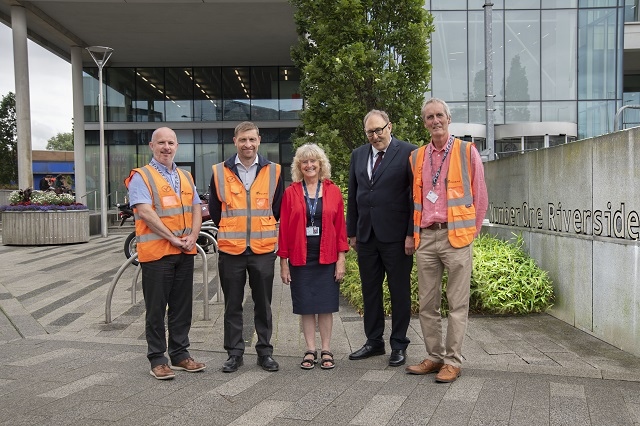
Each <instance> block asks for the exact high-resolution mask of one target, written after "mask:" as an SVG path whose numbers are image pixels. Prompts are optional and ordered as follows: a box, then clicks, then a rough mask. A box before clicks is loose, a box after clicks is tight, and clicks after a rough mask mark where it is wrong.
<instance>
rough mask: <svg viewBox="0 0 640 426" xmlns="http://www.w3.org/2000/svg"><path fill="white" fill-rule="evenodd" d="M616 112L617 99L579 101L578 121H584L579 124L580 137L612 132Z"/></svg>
mask: <svg viewBox="0 0 640 426" xmlns="http://www.w3.org/2000/svg"><path fill="white" fill-rule="evenodd" d="M615 114H616V102H615V101H608V102H607V101H580V102H578V122H579V123H582V126H578V139H584V138H586V137H593V136H600V135H603V134H605V133H610V132H612V131H613V119H614V117H615ZM587 135H588V136H587Z"/></svg>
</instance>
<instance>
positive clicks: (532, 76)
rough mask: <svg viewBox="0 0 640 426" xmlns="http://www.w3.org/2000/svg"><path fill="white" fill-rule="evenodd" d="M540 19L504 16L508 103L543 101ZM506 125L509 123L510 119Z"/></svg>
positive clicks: (533, 13) (525, 13)
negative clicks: (541, 93) (541, 97)
mask: <svg viewBox="0 0 640 426" xmlns="http://www.w3.org/2000/svg"><path fill="white" fill-rule="evenodd" d="M539 17H540V12H539V11H528V10H526V11H506V12H505V67H506V68H507V70H505V71H506V80H505V100H507V101H528V100H539V99H540V21H539ZM507 121H509V119H508V118H507ZM519 121H523V120H519ZM524 121H526V120H524Z"/></svg>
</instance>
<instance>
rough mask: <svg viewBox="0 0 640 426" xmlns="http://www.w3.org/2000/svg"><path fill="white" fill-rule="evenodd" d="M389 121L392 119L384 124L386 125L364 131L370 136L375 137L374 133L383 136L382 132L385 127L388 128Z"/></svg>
mask: <svg viewBox="0 0 640 426" xmlns="http://www.w3.org/2000/svg"><path fill="white" fill-rule="evenodd" d="M389 123H391V122H390V121H389V122H387V124H385V125H384V127H379V128H377V129H373V130H366V131H365V132H364V133H365V135H367V137H368V138H371V137H373V134H374V133H375V134H376V135H378V136H382V132H384V129H386V128H387V126H388V125H389Z"/></svg>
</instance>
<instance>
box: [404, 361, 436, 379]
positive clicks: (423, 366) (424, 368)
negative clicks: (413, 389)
mask: <svg viewBox="0 0 640 426" xmlns="http://www.w3.org/2000/svg"><path fill="white" fill-rule="evenodd" d="M443 366H444V363H442V362H434V361H431V360H430V359H425V360H423V361H422V362H421V363H420V364H417V365H410V366H408V367H407V368H405V369H404V371H406V372H407V373H409V374H420V375H422V374H429V373H435V372H436V371H440V369H441V368H442V367H443Z"/></svg>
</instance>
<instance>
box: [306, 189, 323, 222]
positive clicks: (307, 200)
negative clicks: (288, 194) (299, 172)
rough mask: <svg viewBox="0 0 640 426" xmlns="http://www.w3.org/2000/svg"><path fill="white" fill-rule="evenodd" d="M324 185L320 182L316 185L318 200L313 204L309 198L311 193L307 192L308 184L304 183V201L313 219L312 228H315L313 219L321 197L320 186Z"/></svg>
mask: <svg viewBox="0 0 640 426" xmlns="http://www.w3.org/2000/svg"><path fill="white" fill-rule="evenodd" d="M321 184H322V183H321V182H320V181H318V184H317V185H316V198H315V199H314V200H313V204H311V199H310V198H309V191H307V183H306V182H305V181H304V180H303V181H302V188H304V199H305V201H306V202H307V206H308V207H309V217H310V219H311V226H313V217H314V216H315V214H316V207H318V195H320V185H321Z"/></svg>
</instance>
